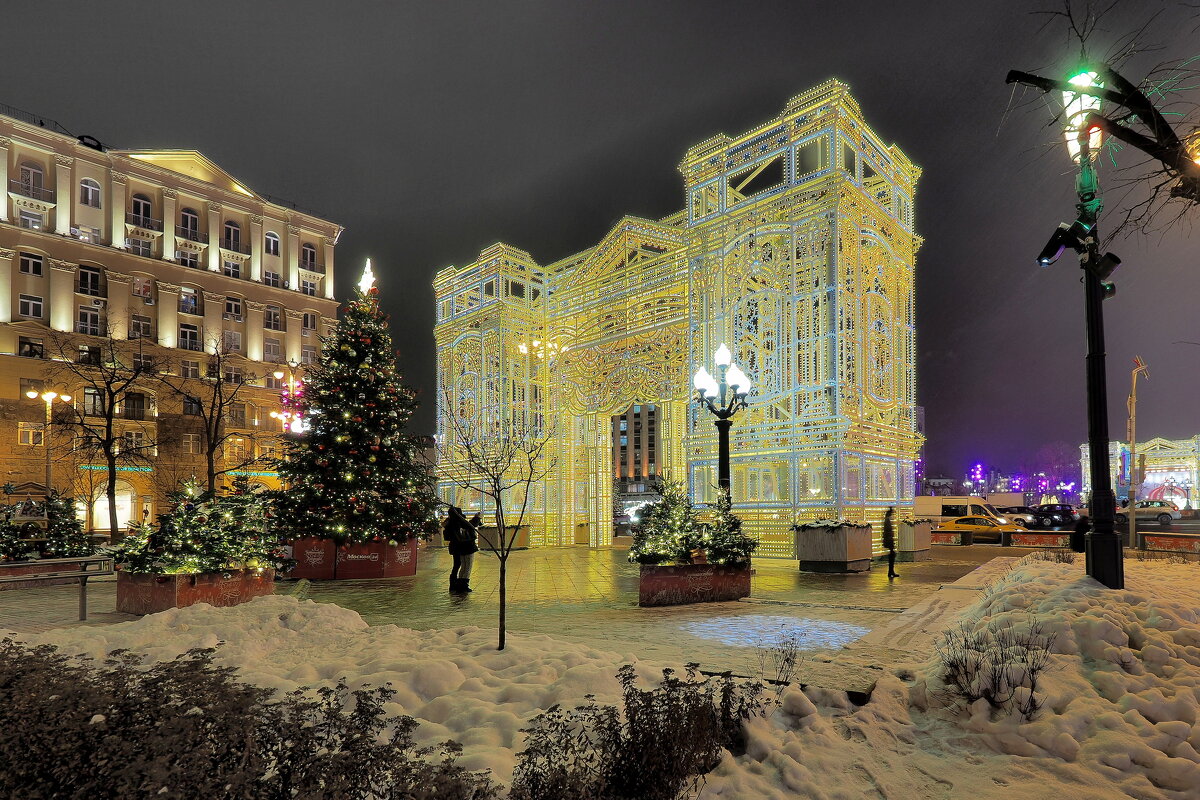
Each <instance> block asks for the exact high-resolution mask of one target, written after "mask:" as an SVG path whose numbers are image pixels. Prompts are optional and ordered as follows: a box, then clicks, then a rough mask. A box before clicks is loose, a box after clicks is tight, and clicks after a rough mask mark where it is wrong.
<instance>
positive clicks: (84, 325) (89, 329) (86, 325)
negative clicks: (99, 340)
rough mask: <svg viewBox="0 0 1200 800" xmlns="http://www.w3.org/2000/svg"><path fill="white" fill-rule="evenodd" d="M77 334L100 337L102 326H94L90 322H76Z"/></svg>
mask: <svg viewBox="0 0 1200 800" xmlns="http://www.w3.org/2000/svg"><path fill="white" fill-rule="evenodd" d="M75 332H76V333H82V334H86V335H87V336H99V335H100V325H99V324H93V323H90V322H76V323H75Z"/></svg>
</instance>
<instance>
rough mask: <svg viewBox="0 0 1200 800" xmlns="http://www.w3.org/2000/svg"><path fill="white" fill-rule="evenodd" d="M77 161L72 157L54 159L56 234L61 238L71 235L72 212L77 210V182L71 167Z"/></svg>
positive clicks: (56, 157)
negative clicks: (73, 177)
mask: <svg viewBox="0 0 1200 800" xmlns="http://www.w3.org/2000/svg"><path fill="white" fill-rule="evenodd" d="M74 163H75V159H73V158H71V157H70V156H55V157H54V191H55V198H54V199H55V203H56V205H55V206H54V232H55V233H57V234H58V235H59V236H70V235H71V210H72V209H73V208H75V192H74V191H72V190H73V189H74V186H75V182H74V181H73V180H71V175H72V173H71V166H72V165H73V164H74Z"/></svg>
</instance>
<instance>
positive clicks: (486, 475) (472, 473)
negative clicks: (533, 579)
mask: <svg viewBox="0 0 1200 800" xmlns="http://www.w3.org/2000/svg"><path fill="white" fill-rule="evenodd" d="M442 394H443V397H445V398H446V402H445V403H444V406H445V408H447V409H451V413H449V414H447V424H446V434H447V436H446V439H445V441H443V442H442V443H441V452H439V454H438V456H439V457H438V462H439V465H440V466H439V472H441V474H443V475H445V476H447V477H449V478H450V479H451V480H453V481H454V482H455V483H457V484H458V485H459V486H461V487H462V488H463V489H466V490H469V491H470V490H473V491H478V492H479V493H480V495H482V496H483V497H484V498H486V499H487V500H488V501H490V504H491V506H492V508H493V511H494V518H495V521H496V535H495V537H494V538H490V539H489V538H487V537H482V542H481V543H480V544H481V545H482V548H483V549H484V550H486V551H488V552H490V553H491V554H492V555H494V556H496V560H497V562H499V565H500V619H499V642H498V644H497V647H496V649H497V650H503V649H504V640H505V631H506V625H507V611H508V583H507V579H508V557H509V556H510V555H512V551H513V545H514V544H515V543H516V540H517V532H518V531H519V530H520V528H521V525H522V524H523V523H524V521H525V516H526V514H527V513H528V511H529V500H530V495H531V493H532V489H533V486H534V484H537V483H540V482H541V481H542V480H543V479H544V478H545V477H546V476H547V475H548V474H549V473H550V471H551V470H552V469H553V468H554V459H553V458H551V457H550V456H549V454H548V453H547V452H546V446H547V444H548V443H549V442H550V439H551V438H552V437H553V431H552V430H548V429H547V428H546V426H545V425H544V423H543V421H542V419H541V418H540V416H538V415H528V417H526V416H523V415H514V416H513V418H511V419H506V420H491V421H480V420H479V419H477V418H471V417H468V416H465V415H459V414H456V413H453V406H452V405H451V403H450V399H449V398H450V392H449V391H448V390H447V389H445V388H443V391H442ZM510 522H511V523H512V524H510ZM510 531H511V533H510Z"/></svg>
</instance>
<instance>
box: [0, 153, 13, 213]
mask: <svg viewBox="0 0 1200 800" xmlns="http://www.w3.org/2000/svg"><path fill="white" fill-rule="evenodd" d="M10 149H12V139H7V138H5V137H3V136H0V198H2V202H0V222H8V154H9V150H10Z"/></svg>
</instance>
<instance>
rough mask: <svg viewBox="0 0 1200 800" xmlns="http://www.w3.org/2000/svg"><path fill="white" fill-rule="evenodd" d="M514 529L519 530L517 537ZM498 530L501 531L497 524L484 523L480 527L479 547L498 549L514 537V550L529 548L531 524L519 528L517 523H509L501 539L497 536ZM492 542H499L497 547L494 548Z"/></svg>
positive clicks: (482, 548) (481, 548)
mask: <svg viewBox="0 0 1200 800" xmlns="http://www.w3.org/2000/svg"><path fill="white" fill-rule="evenodd" d="M513 530H516V532H517V533H516V536H515V537H514V536H513ZM498 531H499V528H497V527H496V526H495V525H484V526H483V527H482V528H480V529H479V549H480V550H492V549H497V550H498V549H500V548H501V547H503V546H504V545H505V544H506V543H507V542H508V540H509V539H512V549H513V550H528V549H529V526H528V525H522V526H521V527H519V528H518V527H517V526H516V525H509V526H508V527H507V528H505V529H504V538H503V539H499V538H498V537H497V536H496V533H497V532H498ZM492 542H497V543H498V544H497V546H496V547H495V548H493V545H492Z"/></svg>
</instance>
